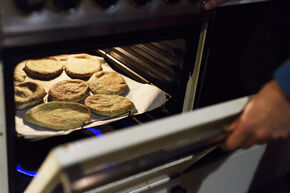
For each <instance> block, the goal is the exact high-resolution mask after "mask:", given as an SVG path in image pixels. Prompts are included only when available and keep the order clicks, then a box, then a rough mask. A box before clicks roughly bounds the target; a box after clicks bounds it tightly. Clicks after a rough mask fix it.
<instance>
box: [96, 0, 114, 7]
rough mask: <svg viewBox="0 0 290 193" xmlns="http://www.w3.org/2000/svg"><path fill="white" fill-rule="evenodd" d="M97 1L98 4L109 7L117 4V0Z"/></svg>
mask: <svg viewBox="0 0 290 193" xmlns="http://www.w3.org/2000/svg"><path fill="white" fill-rule="evenodd" d="M95 2H96V4H97V5H100V6H102V7H104V8H107V7H109V6H110V5H113V4H116V2H117V0H95Z"/></svg>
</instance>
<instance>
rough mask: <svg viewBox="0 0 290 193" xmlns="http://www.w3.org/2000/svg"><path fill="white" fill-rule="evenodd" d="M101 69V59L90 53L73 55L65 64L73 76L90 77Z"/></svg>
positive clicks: (67, 71) (67, 70) (66, 70)
mask: <svg viewBox="0 0 290 193" xmlns="http://www.w3.org/2000/svg"><path fill="white" fill-rule="evenodd" d="M101 70H102V66H101V61H100V60H98V59H96V58H95V57H92V56H90V55H88V54H75V55H71V56H70V57H69V58H68V60H67V62H66V65H65V72H66V73H67V74H68V75H69V76H70V77H73V78H90V77H91V76H92V75H93V74H94V73H95V72H98V71H101Z"/></svg>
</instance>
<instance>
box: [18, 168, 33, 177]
mask: <svg viewBox="0 0 290 193" xmlns="http://www.w3.org/2000/svg"><path fill="white" fill-rule="evenodd" d="M16 170H17V171H18V172H19V173H21V174H24V175H27V176H31V177H34V176H37V172H34V171H27V170H24V169H22V168H21V166H20V165H17V166H16Z"/></svg>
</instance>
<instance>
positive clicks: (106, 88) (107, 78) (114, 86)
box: [88, 71, 127, 94]
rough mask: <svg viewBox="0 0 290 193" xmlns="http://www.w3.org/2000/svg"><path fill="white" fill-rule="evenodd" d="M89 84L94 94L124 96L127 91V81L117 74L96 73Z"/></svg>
mask: <svg viewBox="0 0 290 193" xmlns="http://www.w3.org/2000/svg"><path fill="white" fill-rule="evenodd" d="M88 84H89V88H90V90H91V91H92V92H93V93H94V94H122V93H123V92H124V91H125V90H126V89H127V84H126V81H125V80H124V78H123V76H122V75H121V74H119V73H117V72H107V71H101V72H96V73H95V74H93V75H92V76H91V78H90V79H89V81H88Z"/></svg>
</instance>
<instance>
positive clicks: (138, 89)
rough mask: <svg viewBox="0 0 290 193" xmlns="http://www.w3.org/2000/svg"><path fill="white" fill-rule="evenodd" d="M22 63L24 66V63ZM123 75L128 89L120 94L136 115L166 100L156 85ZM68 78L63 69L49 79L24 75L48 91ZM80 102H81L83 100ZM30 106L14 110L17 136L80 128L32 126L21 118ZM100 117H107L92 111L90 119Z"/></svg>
mask: <svg viewBox="0 0 290 193" xmlns="http://www.w3.org/2000/svg"><path fill="white" fill-rule="evenodd" d="M94 57H96V58H97V59H98V60H100V61H102V67H103V71H113V69H112V68H111V67H110V66H109V65H108V64H107V63H106V62H105V61H104V59H103V58H102V57H97V56H94ZM22 65H23V67H24V64H22ZM123 77H124V79H125V81H126V82H127V85H128V89H127V91H125V93H123V94H122V96H124V97H126V98H128V99H130V100H131V101H132V102H133V103H134V105H135V107H136V111H135V112H134V113H133V114H135V115H136V114H142V113H145V112H148V111H151V110H153V109H156V108H158V107H160V106H162V105H163V104H164V103H165V102H166V96H165V94H164V92H163V91H162V90H160V89H159V88H157V87H156V86H153V85H149V84H142V83H139V82H136V81H134V80H132V79H130V78H128V77H126V76H123ZM68 79H71V78H70V77H69V76H68V75H67V74H66V73H65V71H63V72H62V74H61V75H60V76H58V77H56V78H55V79H52V80H49V81H44V80H37V79H32V78H31V77H26V80H25V81H32V82H37V83H39V84H40V85H42V86H43V87H44V89H45V90H46V92H48V91H49V88H50V87H51V86H52V85H53V84H55V83H57V82H59V81H62V80H68ZM90 94H91V93H90ZM44 102H47V95H46V96H45V98H44ZM81 103H82V104H83V102H81ZM30 108H32V107H27V108H26V109H23V110H16V116H15V122H16V124H15V125H16V132H17V133H18V135H19V136H23V137H25V138H27V139H36V138H39V139H41V138H47V137H51V136H56V135H66V134H69V133H71V132H72V131H75V130H78V129H81V127H79V128H75V129H70V130H67V131H54V130H50V129H47V128H43V127H38V126H34V125H32V124H30V123H27V122H26V121H24V120H23V116H24V113H25V112H26V111H28V110H29V109H30ZM102 118H107V117H103V116H99V115H96V114H94V113H92V120H99V119H102ZM122 118H124V117H117V118H113V119H110V120H105V121H97V122H93V123H91V124H89V125H87V126H86V127H85V128H88V127H95V126H99V125H103V124H107V123H110V122H113V121H117V120H120V119H122Z"/></svg>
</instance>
